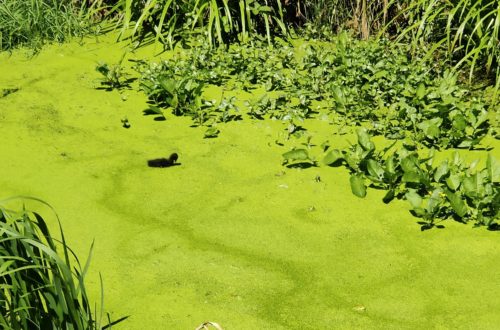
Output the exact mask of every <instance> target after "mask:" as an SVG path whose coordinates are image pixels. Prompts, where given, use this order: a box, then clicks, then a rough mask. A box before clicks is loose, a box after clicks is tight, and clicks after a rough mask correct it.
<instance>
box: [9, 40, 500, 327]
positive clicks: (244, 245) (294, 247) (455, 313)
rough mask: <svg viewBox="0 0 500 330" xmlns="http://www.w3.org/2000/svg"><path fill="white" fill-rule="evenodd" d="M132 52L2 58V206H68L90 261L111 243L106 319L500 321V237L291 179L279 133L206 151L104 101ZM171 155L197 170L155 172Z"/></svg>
mask: <svg viewBox="0 0 500 330" xmlns="http://www.w3.org/2000/svg"><path fill="white" fill-rule="evenodd" d="M140 51H142V52H144V54H141V56H148V54H147V53H146V52H147V51H148V50H147V49H143V50H140ZM121 52H122V49H120V46H119V45H118V46H117V45H116V44H114V43H111V42H109V41H108V40H107V39H104V38H100V39H99V42H95V41H94V40H86V41H85V43H84V44H83V45H80V44H78V43H69V44H65V45H60V46H59V45H57V46H56V45H54V46H50V47H46V48H45V49H44V50H43V51H42V52H41V53H40V54H39V55H38V56H36V57H34V58H30V59H27V58H26V56H25V55H24V54H23V53H22V51H14V52H13V53H12V54H2V55H1V56H2V57H1V62H0V72H2V75H1V77H0V86H2V87H3V88H11V89H16V91H15V92H14V93H11V94H9V95H7V96H4V97H2V98H1V99H0V125H1V132H2V143H1V144H0V152H1V154H2V155H3V156H2V162H1V165H0V168H1V173H2V178H1V181H0V186H1V187H2V195H4V196H11V195H18V194H23V195H33V196H38V197H40V198H41V199H43V200H46V201H50V203H51V205H52V206H53V207H54V208H55V209H56V210H57V211H58V213H59V217H60V218H61V221H62V225H63V228H64V231H65V235H66V240H67V241H68V242H69V244H70V246H71V247H72V248H73V249H74V250H75V252H76V254H77V255H80V256H85V255H87V253H88V249H89V246H90V244H91V242H92V241H93V240H95V247H94V252H93V256H92V262H91V267H90V270H89V272H88V274H87V290H88V291H89V295H90V297H91V298H92V299H91V300H92V301H98V299H99V295H100V286H99V274H101V275H102V278H103V279H104V291H105V294H104V301H105V304H104V306H103V307H104V309H105V311H106V312H107V313H110V315H111V317H112V318H115V319H116V318H119V317H121V316H124V315H130V317H129V319H127V320H126V321H124V322H123V323H122V324H118V325H116V327H117V328H120V327H123V328H124V329H145V328H147V329H166V328H167V329H193V328H195V327H196V326H197V325H199V324H201V323H203V322H205V321H207V320H210V321H213V322H217V323H218V324H220V325H221V326H222V327H223V328H224V329H330V328H338V329H349V328H351V329H406V328H412V329H427V328H443V329H447V328H450V329H451V328H454V329H455V328H463V329H465V328H477V329H494V328H495V327H496V326H497V325H498V324H499V323H500V314H499V313H498V312H497V311H498V309H499V307H500V301H499V300H498V295H499V294H500V289H499V288H500V283H499V279H498V276H495V274H496V273H497V272H499V271H500V264H499V263H498V262H497V260H498V258H499V257H500V255H499V252H498V250H499V249H498V244H499V243H498V237H497V235H496V233H495V232H491V231H487V230H480V229H474V230H473V229H471V226H464V225H462V224H459V223H457V222H453V221H449V222H447V223H446V229H444V230H438V229H436V230H430V231H425V232H421V231H420V230H419V228H418V226H417V225H416V223H415V218H414V217H412V215H411V214H410V213H409V212H408V207H407V205H406V203H405V202H404V201H395V202H393V204H391V205H386V204H384V203H382V202H381V198H382V196H383V192H379V191H376V190H374V191H370V194H369V195H368V196H367V197H366V199H359V198H357V197H356V196H354V195H352V194H351V192H350V187H349V184H348V182H349V177H348V173H346V172H345V171H341V170H331V169H330V168H328V167H322V166H319V167H314V168H308V169H300V168H290V169H289V168H286V167H285V168H284V167H283V166H282V165H281V151H282V149H281V148H280V146H279V145H277V144H275V139H276V136H277V134H278V132H279V131H280V129H281V126H280V124H279V123H278V124H277V123H276V122H273V121H250V120H244V121H234V122H230V123H228V124H226V125H224V128H223V134H221V135H220V136H219V137H218V138H217V139H203V129H199V128H192V127H189V126H190V121H189V120H186V119H184V118H182V117H171V116H170V117H168V118H167V120H166V121H154V120H151V118H150V117H148V116H144V115H143V114H142V112H141V110H143V109H144V108H145V106H146V102H145V101H146V100H145V98H144V95H142V94H141V93H140V92H137V91H135V90H120V91H117V90H113V91H112V92H103V91H101V90H98V89H96V87H97V86H98V85H99V81H98V79H97V78H98V76H97V75H96V73H95V71H94V67H95V65H96V62H97V61H96V59H108V60H110V61H111V60H113V59H114V58H117V57H119V56H120V55H121ZM150 54H152V53H150ZM213 97H218V96H217V95H216V96H213ZM124 116H126V117H127V118H128V120H129V121H130V123H131V124H132V125H131V128H130V129H124V128H123V127H122V125H121V122H120V120H121V118H123V117H124ZM308 129H309V130H310V131H313V132H315V131H318V132H319V131H325V130H328V125H327V124H326V123H324V122H322V121H317V122H311V123H309V126H308ZM339 139H342V137H339ZM339 143H345V142H339ZM491 143H492V146H493V147H494V151H493V153H494V154H495V155H496V156H497V157H498V151H497V150H498V147H499V146H498V140H493V141H492V142H491ZM169 151H176V152H178V153H179V154H180V155H181V157H182V158H181V159H182V166H174V167H170V168H166V169H164V170H161V169H153V168H148V167H147V166H146V164H145V160H147V159H151V158H153V157H155V156H158V155H166V154H167V153H168V152H169ZM474 153H475V154H477V156H478V157H479V156H482V154H485V152H484V151H474ZM317 177H320V178H321V180H316V179H315V178H317ZM28 206H29V205H28ZM52 225H54V226H55V222H53V223H52Z"/></svg>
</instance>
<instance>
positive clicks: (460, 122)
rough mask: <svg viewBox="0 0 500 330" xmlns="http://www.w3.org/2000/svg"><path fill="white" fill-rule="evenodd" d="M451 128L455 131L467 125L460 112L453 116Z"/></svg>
mask: <svg viewBox="0 0 500 330" xmlns="http://www.w3.org/2000/svg"><path fill="white" fill-rule="evenodd" d="M452 125H453V128H454V129H456V130H457V131H463V130H465V128H466V127H467V122H466V121H465V117H464V116H463V115H461V114H458V115H456V116H455V117H453V124H452Z"/></svg>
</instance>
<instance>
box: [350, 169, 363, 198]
mask: <svg viewBox="0 0 500 330" xmlns="http://www.w3.org/2000/svg"><path fill="white" fill-rule="evenodd" d="M349 181H350V182H351V191H352V193H353V194H354V195H356V196H358V197H361V198H364V197H365V196H366V186H365V180H364V178H363V175H361V174H353V175H351V178H350V180H349Z"/></svg>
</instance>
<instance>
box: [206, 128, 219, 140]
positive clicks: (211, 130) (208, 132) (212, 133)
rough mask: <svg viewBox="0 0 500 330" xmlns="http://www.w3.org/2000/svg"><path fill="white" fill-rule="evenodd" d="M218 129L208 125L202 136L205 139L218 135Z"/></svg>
mask: <svg viewBox="0 0 500 330" xmlns="http://www.w3.org/2000/svg"><path fill="white" fill-rule="evenodd" d="M219 133H220V131H219V130H218V129H217V128H216V127H209V128H208V129H207V130H206V131H205V135H204V138H205V139H210V138H215V137H217V136H218V135H219Z"/></svg>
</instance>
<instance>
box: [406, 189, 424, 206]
mask: <svg viewBox="0 0 500 330" xmlns="http://www.w3.org/2000/svg"><path fill="white" fill-rule="evenodd" d="M405 198H406V200H407V201H408V202H410V204H411V206H412V207H413V208H418V207H422V197H421V196H420V195H419V194H418V193H417V192H416V191H415V190H414V189H409V190H408V192H407V193H406V194H405Z"/></svg>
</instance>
